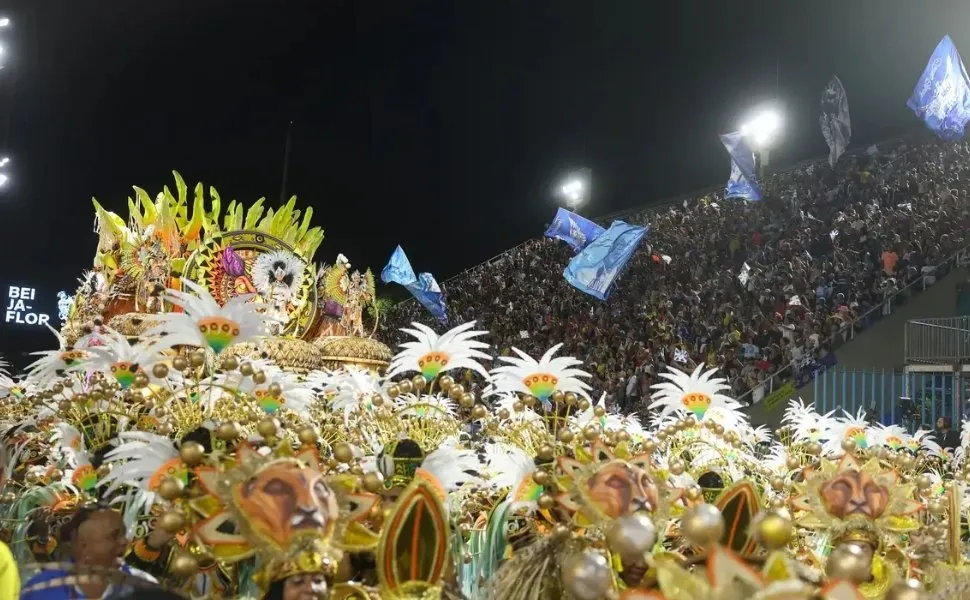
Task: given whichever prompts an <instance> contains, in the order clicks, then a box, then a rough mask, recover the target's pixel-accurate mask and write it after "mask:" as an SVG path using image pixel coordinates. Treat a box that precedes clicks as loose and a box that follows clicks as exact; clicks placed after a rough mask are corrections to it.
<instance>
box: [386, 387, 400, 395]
mask: <svg viewBox="0 0 970 600" xmlns="http://www.w3.org/2000/svg"><path fill="white" fill-rule="evenodd" d="M400 395H401V389H400V388H398V387H397V386H396V385H392V386H391V387H389V388H387V397H388V398H397V397H398V396H400Z"/></svg>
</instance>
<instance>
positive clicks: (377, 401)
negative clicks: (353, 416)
mask: <svg viewBox="0 0 970 600" xmlns="http://www.w3.org/2000/svg"><path fill="white" fill-rule="evenodd" d="M370 403H371V404H372V405H373V406H375V407H381V406H383V405H384V396H381V395H380V394H374V395H373V396H371V397H370Z"/></svg>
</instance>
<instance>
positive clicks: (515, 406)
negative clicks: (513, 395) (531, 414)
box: [512, 400, 525, 412]
mask: <svg viewBox="0 0 970 600" xmlns="http://www.w3.org/2000/svg"><path fill="white" fill-rule="evenodd" d="M512 410H514V411H515V412H522V411H523V410H525V403H524V402H522V401H521V400H516V401H515V402H513V403H512Z"/></svg>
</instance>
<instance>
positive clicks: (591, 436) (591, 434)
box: [583, 425, 600, 442]
mask: <svg viewBox="0 0 970 600" xmlns="http://www.w3.org/2000/svg"><path fill="white" fill-rule="evenodd" d="M599 436H600V430H599V428H598V427H596V426H595V425H588V426H587V427H586V429H583V437H584V438H586V440H587V441H590V442H592V441H594V440H596V439H597V438H599Z"/></svg>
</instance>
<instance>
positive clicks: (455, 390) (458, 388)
mask: <svg viewBox="0 0 970 600" xmlns="http://www.w3.org/2000/svg"><path fill="white" fill-rule="evenodd" d="M464 393H465V386H463V385H462V384H460V383H456V384H455V385H453V386H451V389H450V390H448V395H449V396H451V399H452V400H461V395H462V394H464Z"/></svg>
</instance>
